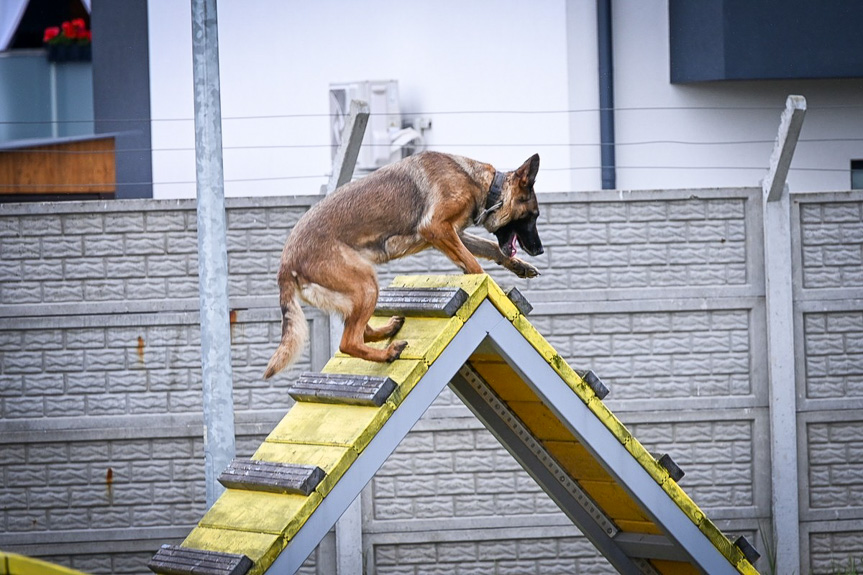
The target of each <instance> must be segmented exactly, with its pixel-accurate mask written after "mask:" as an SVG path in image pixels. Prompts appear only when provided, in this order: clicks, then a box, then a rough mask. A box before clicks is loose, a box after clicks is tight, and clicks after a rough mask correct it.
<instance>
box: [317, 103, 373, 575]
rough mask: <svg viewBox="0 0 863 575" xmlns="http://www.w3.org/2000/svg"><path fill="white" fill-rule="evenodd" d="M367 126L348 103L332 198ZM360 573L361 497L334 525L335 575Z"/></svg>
mask: <svg viewBox="0 0 863 575" xmlns="http://www.w3.org/2000/svg"><path fill="white" fill-rule="evenodd" d="M368 123H369V105H368V104H367V103H366V102H363V101H361V100H351V107H350V113H349V114H348V117H347V120H346V122H345V126H344V128H343V129H342V140H341V143H340V144H339V147H338V149H337V150H336V157H335V158H334V159H333V173H332V175H331V176H330V180H329V182H328V183H327V189H326V191H327V193H328V194H331V193H332V192H333V191H335V190H336V188H338V187H339V186H342V185H344V184H346V183H348V182H350V181H351V178H352V177H353V174H354V168H355V167H356V164H357V157H358V156H359V153H360V146H361V145H362V143H363V135H364V134H365V131H366V125H368ZM329 323H330V352H331V353H333V354H334V353H336V352H337V351H338V350H339V342H340V341H341V339H342V320H341V318H340V317H339V316H338V315H336V314H330V322H329ZM362 572H363V522H362V504H361V497H357V498H356V499H355V500H354V502H353V503H352V504H351V506H350V507H348V509H347V510H346V511H345V512H344V514H343V515H342V517H341V519H339V521H338V523H336V573H338V574H339V575H352V574H354V573H362Z"/></svg>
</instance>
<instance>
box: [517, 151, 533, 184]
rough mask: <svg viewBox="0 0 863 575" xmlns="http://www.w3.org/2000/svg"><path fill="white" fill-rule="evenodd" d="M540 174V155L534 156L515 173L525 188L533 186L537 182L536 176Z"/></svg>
mask: <svg viewBox="0 0 863 575" xmlns="http://www.w3.org/2000/svg"><path fill="white" fill-rule="evenodd" d="M537 172H539V154H534V155H532V156H531V157H529V158H528V159H527V161H525V163H523V164H522V165H521V167H520V168H519V169H517V170H516V171H515V173H516V176H518V178H519V180H520V181H521V185H522V186H525V187H530V186H533V183H534V181H536V174H537Z"/></svg>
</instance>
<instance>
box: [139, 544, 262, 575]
mask: <svg viewBox="0 0 863 575" xmlns="http://www.w3.org/2000/svg"><path fill="white" fill-rule="evenodd" d="M147 567H149V568H150V570H151V571H153V572H154V573H162V574H164V575H245V573H246V572H248V570H249V569H251V567H252V560H251V559H249V558H248V557H246V556H245V555H235V554H234V553H220V552H218V551H203V550H201V549H191V548H189V547H179V546H177V545H162V547H161V549H159V551H158V552H157V553H156V554H155V555H154V556H153V558H152V559H150V562H149V563H147Z"/></svg>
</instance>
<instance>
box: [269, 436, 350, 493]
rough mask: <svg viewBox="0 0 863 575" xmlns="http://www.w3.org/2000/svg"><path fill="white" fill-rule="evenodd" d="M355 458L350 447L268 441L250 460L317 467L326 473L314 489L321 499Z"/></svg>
mask: <svg viewBox="0 0 863 575" xmlns="http://www.w3.org/2000/svg"><path fill="white" fill-rule="evenodd" d="M356 458H357V452H356V451H354V450H353V449H352V448H350V447H334V446H329V445H301V444H297V443H271V442H269V441H265V442H264V443H262V444H261V446H260V447H259V448H258V450H257V451H256V452H255V454H254V455H253V456H252V459H261V460H263V461H273V462H275V463H299V464H302V465H317V466H318V467H320V468H321V469H323V470H324V471H325V472H326V476H325V477H324V478H323V480H321V482H320V483H319V484H318V486H317V488H316V489H315V491H317V492H318V493H320V494H321V496H322V497H326V495H327V494H328V493H329V492H330V491H332V489H333V487H334V486H335V484H336V483H337V482H338V480H339V479H340V478H341V477H342V475H344V474H345V472H346V471H347V470H348V468H349V467H350V466H351V463H353V462H354V460H356Z"/></svg>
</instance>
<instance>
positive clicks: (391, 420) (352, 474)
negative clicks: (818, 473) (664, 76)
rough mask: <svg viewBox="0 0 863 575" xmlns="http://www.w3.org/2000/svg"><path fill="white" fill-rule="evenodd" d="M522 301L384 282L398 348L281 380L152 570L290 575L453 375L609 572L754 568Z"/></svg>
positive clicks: (484, 291) (440, 284)
mask: <svg viewBox="0 0 863 575" xmlns="http://www.w3.org/2000/svg"><path fill="white" fill-rule="evenodd" d="M527 311H529V304H527V302H525V301H524V300H523V298H521V297H520V294H518V293H517V292H511V293H510V294H509V295H507V294H505V293H504V292H503V291H502V290H501V289H500V288H499V287H498V286H497V284H495V283H494V281H493V280H491V278H489V277H488V276H485V275H464V276H402V277H398V278H396V279H395V281H394V282H393V284H392V285H391V286H390V288H389V289H387V290H384V291H382V292H381V297H380V298H379V301H378V312H377V313H378V314H379V315H376V317H375V318H373V323H374V322H377V321H380V322H384V321H386V320H387V318H388V316H389V315H392V314H394V313H398V314H401V315H405V316H406V318H407V319H406V321H405V324H404V326H403V327H402V329H401V331H400V332H399V333H398V334H397V337H398V338H399V339H405V340H407V341H408V346H407V348H406V349H405V351H404V352H403V354H402V357H401V358H400V359H399V360H397V361H395V362H393V363H392V364H376V363H369V362H365V361H363V360H359V359H356V358H352V357H348V356H344V355H341V354H337V355H336V356H335V357H333V358H332V359H331V360H330V361H329V362H328V363H327V364H326V366H325V367H324V369H323V370H322V373H320V374H304V375H303V376H302V377H300V378H299V379H298V380H297V381H295V382H293V383H292V384H291V385H292V386H291V388H290V390H289V392H290V393H291V395H292V396H293V397H294V398H295V399H296V400H297V402H296V403H295V404H294V406H293V407H292V408H291V409H290V410H289V411H288V413H287V415H285V417H284V419H282V421H281V422H280V423H279V424H278V425H277V426H276V428H275V429H274V430H273V431H272V432H271V433H270V435H269V436H268V437H267V439H266V440H265V441H264V443H263V444H262V445H261V446H260V448H259V449H258V450H257V451H256V452H255V454H254V456H253V457H252V459H251V460H246V461H235V462H234V463H233V464H232V465H231V466H230V467H229V468H228V469H227V470H226V471H225V472H224V473H223V474H222V476H221V478H220V481H222V483H223V484H225V485H226V486H227V487H228V489H227V491H226V492H225V493H224V494H223V495H222V496H221V497H220V498H219V499H218V500H217V501H216V503H215V504H214V505H213V506H212V507H211V508H210V510H209V511H208V512H207V513H206V514H205V515H204V517H203V518H202V519H201V521H200V522H199V524H198V526H197V527H195V528H194V529H193V530H192V532H191V533H190V534H189V536H188V537H187V538H186V540H185V541H184V542H183V543H182V545H180V546H163V548H162V549H161V550H160V551H159V553H157V555H156V556H155V557H154V558H153V560H152V561H151V563H150V566H151V568H152V569H153V570H155V571H157V572H163V573H183V572H188V573H193V572H195V573H196V572H198V571H193V570H192V567H193V566H194V565H198V566H199V568H208V569H212V570H213V571H212V572H213V573H225V574H228V573H230V574H232V575H241V574H243V573H250V574H260V573H268V574H275V573H279V574H281V573H293V572H295V571H296V570H297V569H298V568H299V567H300V565H302V563H303V562H304V561H305V559H306V558H307V557H308V556H309V554H310V553H311V552H312V551H313V550H314V549H315V547H316V546H317V545H318V544H319V542H320V541H321V539H322V538H323V537H324V535H326V533H327V532H328V531H329V530H330V529H331V528H332V526H333V525H334V524H335V522H336V521H337V520H338V518H339V517H340V516H341V515H342V513H344V511H345V510H346V509H347V508H348V506H349V505H350V504H351V502H352V501H353V500H354V498H356V497H357V495H358V494H359V493H360V491H361V490H362V488H363V486H365V485H366V483H368V481H369V480H371V478H372V477H373V476H374V474H375V473H376V472H377V470H378V469H379V468H380V467H381V466H382V465H383V464H384V462H385V461H386V459H387V457H389V455H390V454H391V453H392V452H393V451H394V450H395V448H396V447H397V446H398V444H399V443H400V442H401V441H402V439H404V437H405V435H406V434H407V433H408V432H409V431H410V429H411V428H412V427H413V426H414V424H415V423H416V422H417V421H418V420H419V419H420V417H421V416H422V415H423V413H425V411H426V410H427V409H428V407H429V406H430V405H431V403H432V402H433V401H434V400H435V398H436V397H437V396H438V394H440V393H441V391H442V390H443V389H444V387H445V386H447V385H450V386H451V388H452V389H453V390H454V392H455V393H456V395H458V397H459V398H461V399H462V401H464V403H465V404H466V405H467V406H468V407H469V408H470V409H471V411H472V412H473V413H474V414H475V415H476V416H477V418H478V419H479V420H480V421H481V422H482V423H483V424H484V425H485V426H486V427H487V428H488V429H489V430H490V431H491V433H492V434H493V435H494V436H495V437H496V438H497V439H498V440H499V441H500V442H501V444H502V445H503V446H504V447H505V448H506V449H507V450H508V451H509V452H510V453H511V454H512V455H513V456H514V457H515V459H516V460H517V461H518V462H519V463H520V464H521V465H522V466H523V467H524V469H525V470H526V471H527V472H528V473H529V474H530V475H531V476H532V477H533V478H534V479H535V480H536V482H537V483H538V484H539V485H540V486H541V487H542V488H543V490H544V491H545V492H546V493H548V495H549V496H550V497H551V498H552V499H553V500H554V501H555V503H557V505H558V506H559V507H560V508H561V509H562V510H563V512H564V513H565V514H566V515H567V516H568V517H569V518H570V519H571V520H572V521H573V523H574V524H575V525H576V526H577V527H578V528H579V529H580V530H581V531H582V532H583V533H584V535H585V536H586V537H587V538H588V539H589V540H590V541H591V542H592V543H593V544H594V545H595V546H596V547H597V549H599V551H600V552H601V553H602V554H603V555H604V556H605V557H606V558H607V559H608V561H609V562H610V563H611V564H612V565H613V566H614V567H615V568H616V569H617V570H618V571H620V572H621V573H627V574H645V573H647V574H652V573H661V574H676V573H699V572H704V573H710V574H723V573H728V574H732V573H744V574H750V573H757V571H756V570H755V568H754V567H753V566H752V564H751V562H750V560H752V561H754V560H755V558H756V556H757V554H754V550H753V549H751V547H750V546H749V545H748V543H746V542H745V540H743V539H740V540H738V542H736V543H732V542H731V541H730V540H729V539H728V538H727V537H726V536H725V535H724V534H722V533H721V532H720V531H719V529H718V528H717V527H716V526H715V525H714V524H713V522H711V521H710V520H709V519H708V518H707V517H706V516H705V514H704V513H703V512H702V511H701V510H700V509H699V508H698V506H697V505H696V504H695V503H694V502H693V501H692V499H690V497H689V496H688V495H687V494H686V493H684V492H683V490H682V489H681V488H680V487H679V486H678V484H677V481H676V478H679V476H678V475H677V471H678V470H677V469H676V466H675V465H674V464H673V462H669V461H666V460H663V459H660V460H657V459H656V458H655V457H654V456H653V455H651V454H650V453H649V452H648V451H647V450H646V449H645V448H644V447H643V446H642V445H641V443H639V442H638V440H637V439H636V438H635V437H633V436H632V435H631V434H630V433H629V431H628V430H627V429H626V427H625V426H624V425H623V424H622V423H621V422H620V421H619V420H618V419H617V417H615V416H614V414H613V413H611V411H609V409H608V408H607V407H606V405H605V404H604V403H603V401H602V397H604V392H605V390H604V388H603V385H602V383H601V382H600V381H599V380H598V378H596V377H595V376H594V375H593V373H591V372H587V373H578V372H576V371H575V370H573V369H572V368H570V366H569V365H568V364H567V363H566V362H565V361H564V360H563V359H562V358H561V357H560V355H558V354H557V352H556V351H555V350H554V348H552V347H551V346H550V345H549V344H548V342H546V340H545V339H544V338H543V337H542V336H541V335H540V334H539V333H538V332H537V331H536V329H534V327H533V326H532V325H531V324H530V322H529V321H528V319H527V317H526V313H527ZM384 343H385V342H384ZM744 552H745V553H744ZM747 555H748V556H749V558H747ZM184 569H186V571H184Z"/></svg>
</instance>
